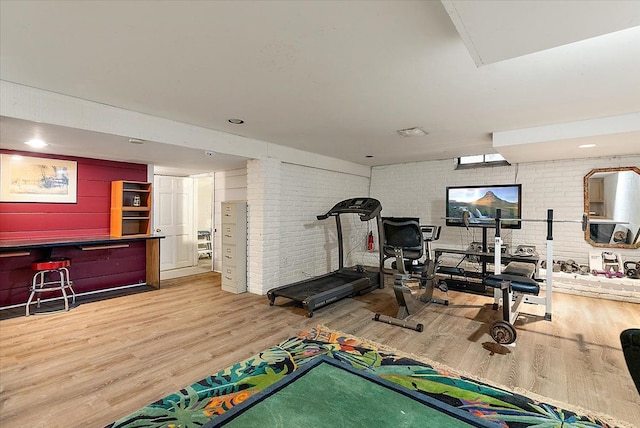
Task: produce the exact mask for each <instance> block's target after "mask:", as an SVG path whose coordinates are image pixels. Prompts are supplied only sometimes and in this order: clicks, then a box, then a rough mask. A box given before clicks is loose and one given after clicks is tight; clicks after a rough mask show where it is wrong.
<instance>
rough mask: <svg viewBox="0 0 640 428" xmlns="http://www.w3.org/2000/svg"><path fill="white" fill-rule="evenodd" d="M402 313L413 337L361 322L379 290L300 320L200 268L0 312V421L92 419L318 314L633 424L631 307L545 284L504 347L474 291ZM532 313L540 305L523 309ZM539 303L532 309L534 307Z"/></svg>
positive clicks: (85, 422) (383, 301) (390, 304)
mask: <svg viewBox="0 0 640 428" xmlns="http://www.w3.org/2000/svg"><path fill="white" fill-rule="evenodd" d="M449 298H450V300H451V305H450V306H448V307H444V306H437V305H431V306H429V307H427V308H424V309H423V310H422V311H420V312H419V313H418V314H417V315H416V317H415V318H416V319H419V320H420V321H421V322H423V323H424V324H425V325H426V329H425V331H424V332H422V333H418V332H414V331H411V330H406V329H401V328H398V327H394V326H391V325H388V324H383V323H376V322H373V321H372V320H371V319H372V315H373V313H375V312H381V313H386V314H388V315H394V314H395V312H396V307H395V303H394V298H393V296H392V292H391V287H387V288H385V289H383V290H376V291H374V292H373V293H369V294H367V295H365V296H360V297H357V298H355V299H344V300H342V301H340V302H337V303H335V304H333V305H331V306H328V307H326V308H323V309H320V310H318V311H317V312H316V313H315V315H314V317H313V318H311V319H309V318H306V316H305V315H306V313H305V311H303V310H301V309H298V308H295V307H294V306H293V305H291V304H290V303H287V302H288V301H287V300H286V299H281V300H277V301H276V306H274V307H270V306H269V304H268V299H267V297H266V296H256V295H253V294H247V293H245V294H241V295H233V294H229V293H226V292H223V291H221V289H220V276H219V275H218V274H214V273H208V274H201V275H196V276H192V277H186V278H178V279H174V280H167V281H163V288H162V289H160V290H154V291H151V292H148V293H141V294H134V295H129V296H124V297H119V298H113V299H109V300H104V301H99V302H93V303H84V304H81V305H79V306H78V307H76V308H73V309H72V310H71V311H70V312H66V313H57V314H48V315H37V316H31V317H28V318H26V317H18V318H12V319H5V320H1V321H0V426H2V427H26V426H29V427H38V426H47V427H63V426H64V427H99V426H104V425H106V424H108V423H109V422H112V421H114V420H116V419H118V418H120V417H122V416H124V415H126V414H128V413H130V412H132V411H135V410H137V409H138V408H140V407H142V406H144V405H146V404H148V403H151V402H153V401H155V400H158V399H160V398H162V397H163V396H165V395H167V394H169V393H171V392H173V391H175V390H178V389H180V388H182V387H184V386H187V385H189V384H191V383H193V382H195V381H197V380H200V379H202V378H204V377H206V376H208V375H210V374H213V373H215V372H217V371H218V370H221V369H223V368H225V367H227V366H229V365H231V364H233V363H234V362H237V361H240V360H242V359H245V358H247V357H250V356H251V355H253V354H255V353H257V352H259V351H261V350H263V349H265V348H267V347H268V346H270V345H274V344H276V343H278V342H280V341H282V340H284V339H286V338H288V337H291V336H293V335H295V334H296V333H298V332H299V331H301V330H304V329H307V328H310V327H313V326H316V325H319V324H323V325H326V326H327V327H330V328H333V329H336V330H340V331H342V332H345V333H350V334H353V335H356V336H360V337H363V338H366V339H369V340H372V341H376V342H380V343H383V344H385V345H388V346H390V347H393V348H395V349H398V350H401V351H404V352H408V353H413V354H416V355H419V356H423V357H427V358H429V359H432V360H435V361H437V362H440V363H443V364H445V365H448V366H449V367H451V368H453V369H457V370H460V371H462V372H466V373H469V374H471V375H473V376H477V377H481V378H483V379H485V380H486V381H489V382H494V383H496V384H499V385H505V386H507V387H510V388H518V389H521V390H528V391H532V392H534V393H536V394H539V395H542V396H546V397H550V398H552V399H554V400H560V401H563V402H567V403H570V404H572V405H574V406H579V407H582V408H585V409H589V410H591V411H596V412H600V413H605V414H609V415H611V416H612V417H615V418H618V419H620V420H622V421H626V422H628V423H638V421H640V396H639V395H638V393H637V392H636V390H635V387H634V385H633V383H632V380H631V378H630V377H629V374H628V372H627V369H626V366H625V363H624V358H623V355H622V351H621V349H620V343H619V334H620V332H621V331H622V330H624V329H625V328H630V327H638V326H640V305H638V304H632V303H621V302H614V301H607V300H595V299H590V298H585V297H577V296H571V295H566V294H560V293H556V294H555V295H554V314H553V322H547V321H544V320H542V319H541V317H535V316H533V317H526V318H524V317H521V319H522V320H523V321H524V323H523V322H522V321H520V322H518V324H517V329H518V340H517V344H516V346H515V347H513V348H511V349H509V351H510V352H508V353H506V354H505V353H503V351H504V349H505V348H502V347H500V346H497V345H496V344H495V343H494V342H493V341H492V340H491V338H490V336H489V335H488V325H489V324H490V322H491V321H492V320H493V319H494V318H495V317H498V316H499V314H498V313H496V312H494V311H493V310H491V300H490V299H489V298H488V297H484V296H476V295H472V294H466V293H456V292H450V293H449ZM533 309H535V310H537V309H542V308H538V307H533ZM538 312H540V311H538Z"/></svg>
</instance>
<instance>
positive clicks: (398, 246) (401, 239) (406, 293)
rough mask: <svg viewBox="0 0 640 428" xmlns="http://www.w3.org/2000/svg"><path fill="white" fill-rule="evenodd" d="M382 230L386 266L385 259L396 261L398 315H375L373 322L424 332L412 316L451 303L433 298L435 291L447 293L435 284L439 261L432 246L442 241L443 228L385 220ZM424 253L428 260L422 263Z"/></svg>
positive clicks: (416, 220)
mask: <svg viewBox="0 0 640 428" xmlns="http://www.w3.org/2000/svg"><path fill="white" fill-rule="evenodd" d="M382 227H383V232H384V233H383V236H384V238H383V257H384V258H383V263H384V260H386V259H389V258H392V257H394V258H395V261H394V262H393V263H392V265H391V266H392V268H393V269H395V271H392V272H394V282H393V293H394V295H395V297H396V301H397V303H398V314H397V315H396V316H395V317H390V316H388V315H382V314H375V316H374V317H373V320H374V321H380V322H385V323H387V324H391V325H396V326H399V327H404V328H408V329H411V330H415V331H418V332H421V331H423V330H424V325H423V324H421V323H418V322H416V321H413V320H412V319H411V318H410V316H411V315H412V314H414V313H416V312H417V311H418V310H420V309H421V308H423V307H424V306H425V305H427V304H429V303H438V304H442V305H448V304H449V300H448V299H435V298H434V297H433V292H434V289H435V288H438V289H440V291H442V292H444V293H446V292H447V288H446V285H444V286H443V285H441V284H440V285H437V284H436V262H435V260H434V259H433V256H432V252H431V243H432V242H433V241H436V240H438V239H439V238H440V227H439V226H420V225H419V220H418V219H408V218H385V219H383V220H382ZM425 247H426V248H425ZM425 253H426V259H425V260H424V262H422V263H420V262H419V260H420V259H421V258H422V257H423V254H425ZM414 262H415V263H414ZM385 272H387V273H391V272H388V271H387V270H385ZM409 284H418V289H417V290H415V289H412V288H411V287H410V286H409ZM414 288H415V287H414Z"/></svg>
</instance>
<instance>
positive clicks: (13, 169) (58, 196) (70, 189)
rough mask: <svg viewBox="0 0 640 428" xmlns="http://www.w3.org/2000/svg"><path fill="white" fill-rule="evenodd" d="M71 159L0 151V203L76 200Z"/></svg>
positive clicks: (71, 202)
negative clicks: (2, 152) (0, 152)
mask: <svg viewBox="0 0 640 428" xmlns="http://www.w3.org/2000/svg"><path fill="white" fill-rule="evenodd" d="M77 183H78V166H77V163H76V162H75V161H68V160H61V159H49V158H39V157H32V156H24V155H11V154H0V202H46V203H63V204H75V203H76V202H77Z"/></svg>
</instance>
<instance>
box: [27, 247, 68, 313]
mask: <svg viewBox="0 0 640 428" xmlns="http://www.w3.org/2000/svg"><path fill="white" fill-rule="evenodd" d="M69 266H71V259H69V258H50V259H47V260H38V261H35V262H33V263H31V269H32V270H33V271H35V273H34V275H33V279H32V281H31V289H30V291H31V293H30V294H29V299H28V300H27V307H26V316H29V308H30V305H31V301H32V300H33V298H34V297H35V296H36V294H37V295H38V297H37V300H36V302H37V306H38V307H40V293H50V292H52V291H60V292H61V293H62V298H63V300H64V309H65V311H68V310H69V298H68V296H67V290H69V291H70V292H71V297H72V301H73V303H75V301H76V293H75V292H74V291H73V287H72V282H71V280H70V279H69ZM53 275H58V278H57V279H56V278H55V276H54V277H53V278H51V276H53ZM47 277H49V278H47ZM47 279H49V280H47Z"/></svg>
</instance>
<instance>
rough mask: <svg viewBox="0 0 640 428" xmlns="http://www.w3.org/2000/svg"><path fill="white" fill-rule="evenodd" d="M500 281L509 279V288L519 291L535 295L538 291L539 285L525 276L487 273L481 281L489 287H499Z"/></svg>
mask: <svg viewBox="0 0 640 428" xmlns="http://www.w3.org/2000/svg"><path fill="white" fill-rule="evenodd" d="M502 281H510V282H511V289H512V290H513V291H516V292H519V293H527V294H533V295H536V296H537V295H538V293H540V285H539V284H538V283H537V282H536V281H534V280H533V279H531V278H527V277H525V276H519V275H508V274H502V275H489V276H487V277H486V278H485V279H484V280H483V283H484V285H486V286H489V287H494V288H500V284H501V283H502Z"/></svg>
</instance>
